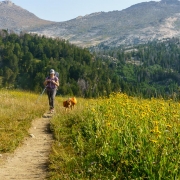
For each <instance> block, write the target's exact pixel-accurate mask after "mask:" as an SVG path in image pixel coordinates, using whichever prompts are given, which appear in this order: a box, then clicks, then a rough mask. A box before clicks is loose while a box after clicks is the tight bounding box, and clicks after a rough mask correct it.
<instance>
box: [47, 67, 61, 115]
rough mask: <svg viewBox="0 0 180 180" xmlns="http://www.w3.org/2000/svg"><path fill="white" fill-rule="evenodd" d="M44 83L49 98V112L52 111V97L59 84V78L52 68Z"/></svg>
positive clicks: (53, 97)
mask: <svg viewBox="0 0 180 180" xmlns="http://www.w3.org/2000/svg"><path fill="white" fill-rule="evenodd" d="M44 85H45V86H46V91H47V95H48V100H49V110H50V113H52V112H53V111H54V99H55V96H56V92H57V87H58V86H59V79H58V77H57V76H55V71H54V69H51V70H50V72H49V76H48V77H47V78H46V79H45V81H44Z"/></svg>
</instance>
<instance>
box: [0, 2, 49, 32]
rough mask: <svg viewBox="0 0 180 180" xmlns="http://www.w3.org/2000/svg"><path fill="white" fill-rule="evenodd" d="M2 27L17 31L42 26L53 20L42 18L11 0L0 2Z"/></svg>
mask: <svg viewBox="0 0 180 180" xmlns="http://www.w3.org/2000/svg"><path fill="white" fill-rule="evenodd" d="M0 12H1V13H0V29H9V30H13V31H15V32H19V31H22V30H28V28H32V27H40V26H42V25H47V24H50V23H52V22H50V21H46V20H42V19H40V18H38V17H37V16H35V15H34V14H32V13H30V12H29V11H27V10H25V9H23V8H21V7H19V6H16V5H15V4H14V3H12V2H11V1H8V0H6V1H1V2H0Z"/></svg>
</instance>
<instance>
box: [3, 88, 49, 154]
mask: <svg viewBox="0 0 180 180" xmlns="http://www.w3.org/2000/svg"><path fill="white" fill-rule="evenodd" d="M38 96H39V95H37V94H33V93H30V92H23V91H9V90H0V99H1V104H0V139H1V141H0V153H5V152H12V151H13V150H14V149H15V148H16V147H17V146H18V145H19V144H20V143H21V142H22V140H23V138H24V137H25V136H26V135H27V132H28V129H29V128H30V126H31V121H32V120H33V119H35V118H37V117H41V116H42V115H43V113H44V112H45V110H46V108H47V97H45V96H42V97H41V98H40V99H39V101H38V102H37V100H38Z"/></svg>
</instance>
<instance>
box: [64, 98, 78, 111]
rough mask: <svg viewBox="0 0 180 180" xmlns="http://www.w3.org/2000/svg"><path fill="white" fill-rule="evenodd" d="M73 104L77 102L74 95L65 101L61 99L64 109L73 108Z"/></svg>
mask: <svg viewBox="0 0 180 180" xmlns="http://www.w3.org/2000/svg"><path fill="white" fill-rule="evenodd" d="M75 104H77V99H76V98H75V97H72V98H69V99H68V100H66V101H63V106H64V107H65V110H67V109H69V108H70V109H71V110H72V109H73V108H74V106H75Z"/></svg>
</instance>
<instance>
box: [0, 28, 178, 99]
mask: <svg viewBox="0 0 180 180" xmlns="http://www.w3.org/2000/svg"><path fill="white" fill-rule="evenodd" d="M179 44H180V40H179V39H174V38H173V39H169V40H165V41H163V42H158V41H155V42H151V43H148V44H146V45H139V46H136V47H130V48H125V47H119V48H111V49H108V47H106V46H105V47H104V46H102V45H101V46H99V48H101V49H103V48H104V49H103V50H99V51H97V48H94V49H93V48H91V49H90V51H91V52H92V53H90V51H89V50H88V49H86V48H79V47H77V46H75V45H73V44H70V43H69V42H68V41H65V40H60V39H58V38H57V39H52V38H46V37H45V36H38V35H31V34H21V35H20V36H19V35H16V34H9V33H8V32H7V31H2V32H1V33H0V47H1V48H0V54H1V55H0V68H1V70H0V76H2V86H3V87H8V88H20V89H27V90H31V91H36V92H40V91H42V90H43V89H44V87H43V81H44V79H45V77H47V76H48V72H49V69H51V68H53V69H55V71H57V72H59V79H60V87H59V90H58V94H61V95H75V96H81V97H94V98H96V97H99V96H109V94H110V93H111V92H119V91H122V92H125V93H127V94H129V95H133V96H134V95H138V96H143V97H146V98H150V97H153V96H156V97H157V96H159V97H161V96H163V97H164V98H168V97H170V96H171V95H172V94H174V93H176V94H178V93H179V86H180V80H179V79H180V76H179V72H180V63H179V58H180V56H179V54H180V45H179ZM177 98H179V96H177Z"/></svg>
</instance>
